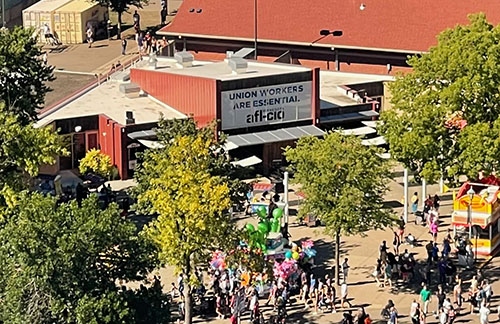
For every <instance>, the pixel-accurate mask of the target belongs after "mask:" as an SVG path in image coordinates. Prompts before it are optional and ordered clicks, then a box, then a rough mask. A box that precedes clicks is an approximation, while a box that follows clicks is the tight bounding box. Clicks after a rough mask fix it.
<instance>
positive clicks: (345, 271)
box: [342, 258, 350, 282]
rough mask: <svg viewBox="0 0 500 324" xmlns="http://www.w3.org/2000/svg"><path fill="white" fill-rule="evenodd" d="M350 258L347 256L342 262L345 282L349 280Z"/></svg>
mask: <svg viewBox="0 0 500 324" xmlns="http://www.w3.org/2000/svg"><path fill="white" fill-rule="evenodd" d="M348 261H349V259H348V258H345V259H344V262H343V263H342V275H343V276H344V282H347V277H348V275H349V268H350V267H349V263H348Z"/></svg>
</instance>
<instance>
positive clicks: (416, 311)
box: [410, 299, 421, 324]
mask: <svg viewBox="0 0 500 324" xmlns="http://www.w3.org/2000/svg"><path fill="white" fill-rule="evenodd" d="M420 315H421V310H420V304H419V303H418V302H417V300H416V299H414V300H413V302H412V303H411V306H410V318H411V323H412V324H420Z"/></svg>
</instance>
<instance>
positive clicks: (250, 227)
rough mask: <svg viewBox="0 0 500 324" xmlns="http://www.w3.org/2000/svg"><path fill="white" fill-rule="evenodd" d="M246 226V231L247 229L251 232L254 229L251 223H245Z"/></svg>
mask: <svg viewBox="0 0 500 324" xmlns="http://www.w3.org/2000/svg"><path fill="white" fill-rule="evenodd" d="M246 228H247V231H249V232H253V231H255V227H253V225H252V224H247V225H246Z"/></svg>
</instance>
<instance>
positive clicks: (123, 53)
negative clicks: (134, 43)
mask: <svg viewBox="0 0 500 324" xmlns="http://www.w3.org/2000/svg"><path fill="white" fill-rule="evenodd" d="M126 54H127V40H126V39H125V37H124V36H122V55H126Z"/></svg>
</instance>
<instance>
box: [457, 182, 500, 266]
mask: <svg viewBox="0 0 500 324" xmlns="http://www.w3.org/2000/svg"><path fill="white" fill-rule="evenodd" d="M499 196H500V179H497V178H495V177H493V176H491V177H488V178H483V179H481V180H478V181H477V182H466V183H464V184H463V185H462V186H461V187H460V190H459V191H458V194H457V195H456V196H455V195H454V197H453V214H452V225H453V232H454V233H457V231H461V230H462V231H463V232H466V233H467V232H468V233H469V235H470V241H471V243H472V250H473V251H474V253H476V251H477V255H484V256H490V255H493V253H494V251H495V250H496V249H497V248H498V246H499V243H500V233H499V225H500V224H499V222H498V220H499V216H500V208H499V207H500V203H499ZM469 207H470V209H469Z"/></svg>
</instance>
